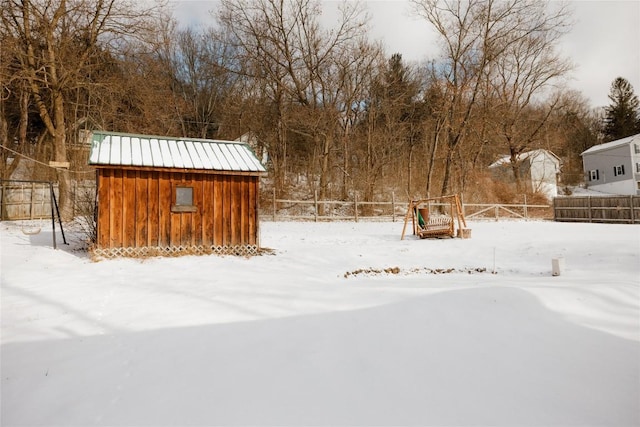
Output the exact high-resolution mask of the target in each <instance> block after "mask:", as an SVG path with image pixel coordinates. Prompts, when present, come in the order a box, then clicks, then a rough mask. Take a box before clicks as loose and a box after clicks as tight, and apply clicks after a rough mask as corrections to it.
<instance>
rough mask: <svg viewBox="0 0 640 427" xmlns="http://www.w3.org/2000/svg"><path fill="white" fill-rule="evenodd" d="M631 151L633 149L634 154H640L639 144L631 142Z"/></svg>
mask: <svg viewBox="0 0 640 427" xmlns="http://www.w3.org/2000/svg"><path fill="white" fill-rule="evenodd" d="M633 151H635V153H636V154H640V144H633Z"/></svg>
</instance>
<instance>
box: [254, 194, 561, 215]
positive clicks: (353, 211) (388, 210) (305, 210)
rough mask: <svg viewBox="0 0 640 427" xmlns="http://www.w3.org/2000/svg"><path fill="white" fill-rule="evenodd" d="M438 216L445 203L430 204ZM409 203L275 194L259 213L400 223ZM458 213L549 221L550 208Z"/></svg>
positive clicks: (473, 206) (468, 207)
mask: <svg viewBox="0 0 640 427" xmlns="http://www.w3.org/2000/svg"><path fill="white" fill-rule="evenodd" d="M430 206H431V209H433V208H436V209H439V210H440V211H442V213H449V212H448V209H449V208H450V206H449V204H448V203H431V204H430ZM408 207H409V202H408V201H407V202H398V201H397V200H396V199H395V195H394V194H393V193H392V194H391V200H387V201H375V202H365V201H360V200H358V198H357V197H354V199H353V200H319V199H318V198H317V197H314V198H313V200H292V199H278V198H276V197H275V194H274V195H273V196H272V198H271V206H270V209H269V210H268V211H266V210H263V211H262V212H261V214H262V215H263V217H265V216H266V217H270V218H271V219H272V220H273V221H277V220H313V221H339V220H349V221H356V222H357V221H359V220H381V219H385V220H389V219H390V220H392V221H394V222H395V221H397V220H398V219H400V220H402V219H404V217H405V215H406V213H407V209H408ZM462 211H463V213H464V215H465V217H466V218H467V219H470V218H474V219H484V220H487V219H489V220H495V221H498V220H499V219H501V218H502V219H530V218H536V219H552V218H553V215H552V214H553V212H552V210H551V206H550V205H530V204H527V203H526V199H525V201H524V203H523V204H500V203H464V202H463V203H462Z"/></svg>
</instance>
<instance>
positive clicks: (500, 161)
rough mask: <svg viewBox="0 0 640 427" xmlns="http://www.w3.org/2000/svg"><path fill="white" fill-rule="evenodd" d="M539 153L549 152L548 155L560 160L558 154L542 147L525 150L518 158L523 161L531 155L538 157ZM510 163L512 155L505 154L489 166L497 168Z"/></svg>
mask: <svg viewBox="0 0 640 427" xmlns="http://www.w3.org/2000/svg"><path fill="white" fill-rule="evenodd" d="M539 154H547V155H549V156H551V157H553V158H554V159H557V160H558V161H560V158H559V157H558V156H556V155H555V154H554V153H552V152H551V151H549V150H544V149H542V148H540V149H538V150H531V151H527V152H524V153H520V155H519V156H518V160H519V161H522V160H525V159H527V158H529V157H536V156H538V155H539ZM510 163H511V156H509V155H506V156H503V157H501V158H499V159H498V160H496V161H495V162H493V163H491V164H490V165H489V168H495V167H498V166H504V165H509V164H510Z"/></svg>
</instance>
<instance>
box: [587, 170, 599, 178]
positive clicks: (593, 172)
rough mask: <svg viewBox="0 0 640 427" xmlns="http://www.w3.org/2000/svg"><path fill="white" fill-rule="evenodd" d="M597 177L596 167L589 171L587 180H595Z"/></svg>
mask: <svg viewBox="0 0 640 427" xmlns="http://www.w3.org/2000/svg"><path fill="white" fill-rule="evenodd" d="M599 179H600V173H599V172H598V169H594V170H592V171H589V181H597V180H599Z"/></svg>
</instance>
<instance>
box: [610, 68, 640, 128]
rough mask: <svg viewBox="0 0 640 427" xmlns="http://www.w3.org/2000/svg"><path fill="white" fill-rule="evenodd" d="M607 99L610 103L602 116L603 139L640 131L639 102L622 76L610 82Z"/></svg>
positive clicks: (631, 87)
mask: <svg viewBox="0 0 640 427" xmlns="http://www.w3.org/2000/svg"><path fill="white" fill-rule="evenodd" d="M609 99H610V100H611V105H609V106H608V107H606V108H605V112H606V115H605V118H604V135H605V141H614V140H616V139H620V138H624V137H627V136H629V135H634V134H636V133H640V110H639V108H638V106H639V105H640V102H639V101H638V97H637V96H636V95H635V94H634V93H633V86H631V84H630V83H629V82H628V81H627V80H626V79H624V78H622V77H618V78H616V79H615V80H614V81H613V83H612V84H611V90H610V92H609Z"/></svg>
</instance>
